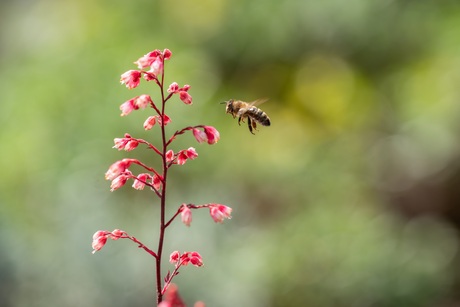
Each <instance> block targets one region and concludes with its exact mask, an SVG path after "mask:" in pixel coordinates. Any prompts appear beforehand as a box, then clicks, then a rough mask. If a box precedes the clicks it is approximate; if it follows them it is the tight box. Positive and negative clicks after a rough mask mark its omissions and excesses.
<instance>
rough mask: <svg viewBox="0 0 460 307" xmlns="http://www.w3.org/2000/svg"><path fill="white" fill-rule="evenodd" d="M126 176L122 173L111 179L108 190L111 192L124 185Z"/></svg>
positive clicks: (126, 179)
mask: <svg viewBox="0 0 460 307" xmlns="http://www.w3.org/2000/svg"><path fill="white" fill-rule="evenodd" d="M128 178H129V177H128V176H127V175H124V174H122V175H120V176H118V177H117V178H115V179H114V180H112V184H111V185H110V191H111V192H113V191H115V190H118V189H119V188H121V187H122V186H124V185H125V184H126V181H128Z"/></svg>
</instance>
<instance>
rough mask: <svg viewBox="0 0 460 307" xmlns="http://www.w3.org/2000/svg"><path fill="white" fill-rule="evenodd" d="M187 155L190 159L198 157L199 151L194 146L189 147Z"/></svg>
mask: <svg viewBox="0 0 460 307" xmlns="http://www.w3.org/2000/svg"><path fill="white" fill-rule="evenodd" d="M186 155H187V158H189V159H190V160H193V159H195V158H196V157H198V153H197V152H196V150H195V148H193V147H189V149H187V151H186Z"/></svg>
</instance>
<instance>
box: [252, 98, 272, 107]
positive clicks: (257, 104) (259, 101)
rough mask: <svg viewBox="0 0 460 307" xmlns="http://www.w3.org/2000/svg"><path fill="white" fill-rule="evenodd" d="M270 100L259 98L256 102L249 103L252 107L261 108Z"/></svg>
mask: <svg viewBox="0 0 460 307" xmlns="http://www.w3.org/2000/svg"><path fill="white" fill-rule="evenodd" d="M267 100H268V98H259V99H257V100H254V101H251V102H250V103H249V105H250V106H254V107H255V106H259V105H261V104H262V103H264V102H266V101H267Z"/></svg>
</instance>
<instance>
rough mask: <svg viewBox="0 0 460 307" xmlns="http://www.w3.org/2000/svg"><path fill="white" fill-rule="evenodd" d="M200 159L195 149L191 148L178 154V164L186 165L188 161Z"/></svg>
mask: <svg viewBox="0 0 460 307" xmlns="http://www.w3.org/2000/svg"><path fill="white" fill-rule="evenodd" d="M196 157H198V153H197V152H196V150H195V148H193V147H190V148H188V149H186V150H181V151H180V152H179V153H178V154H177V164H179V165H184V164H185V162H187V159H190V160H193V159H195V158H196Z"/></svg>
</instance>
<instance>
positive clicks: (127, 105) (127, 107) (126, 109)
mask: <svg viewBox="0 0 460 307" xmlns="http://www.w3.org/2000/svg"><path fill="white" fill-rule="evenodd" d="M134 99H135V98H131V99H130V100H128V101H125V102H124V103H123V104H122V105H121V106H120V110H121V116H126V115H128V114H129V113H131V112H132V111H133V110H135V109H136V107H135V106H134Z"/></svg>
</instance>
